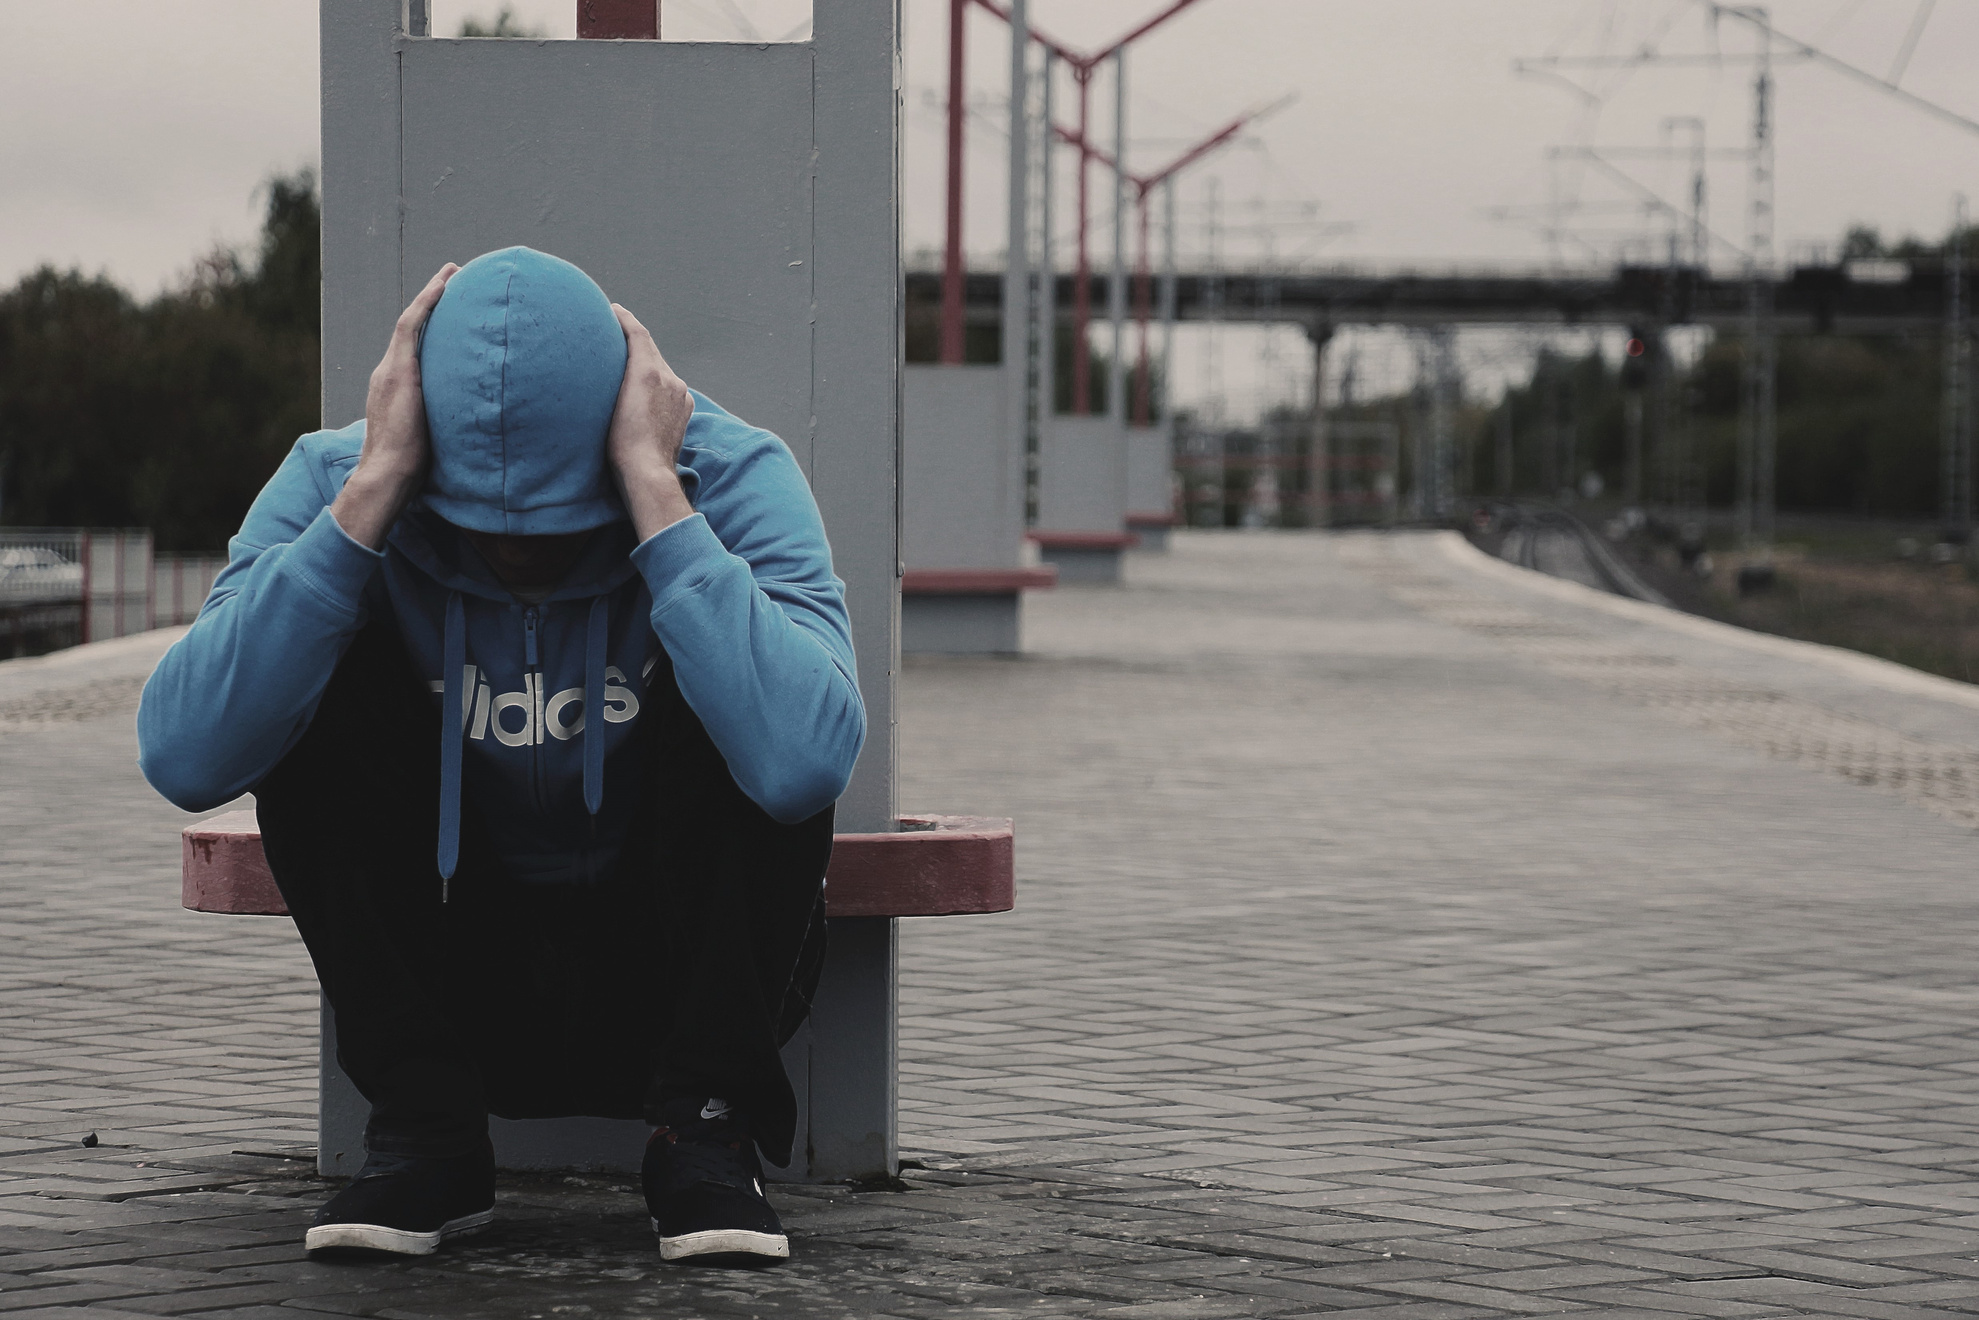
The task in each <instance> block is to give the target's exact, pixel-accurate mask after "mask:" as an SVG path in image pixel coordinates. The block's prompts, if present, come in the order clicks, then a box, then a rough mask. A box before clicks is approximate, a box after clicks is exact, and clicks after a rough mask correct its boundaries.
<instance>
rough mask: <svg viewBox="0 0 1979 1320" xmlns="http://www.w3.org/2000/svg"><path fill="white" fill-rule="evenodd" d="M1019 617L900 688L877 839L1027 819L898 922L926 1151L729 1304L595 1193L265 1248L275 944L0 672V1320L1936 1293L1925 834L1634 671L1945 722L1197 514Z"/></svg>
mask: <svg viewBox="0 0 1979 1320" xmlns="http://www.w3.org/2000/svg"><path fill="white" fill-rule="evenodd" d="M1029 608H1030V617H1029V625H1030V644H1031V654H1030V655H1029V656H1028V657H1027V658H1025V659H1022V660H1016V661H988V660H983V661H975V660H952V661H933V662H927V663H920V664H915V665H911V666H910V667H909V668H908V670H907V672H906V674H905V675H904V678H903V698H904V701H903V714H902V729H901V745H902V755H903V772H904V773H903V783H904V791H903V800H902V806H903V807H904V808H905V809H907V810H910V811H914V810H934V811H946V812H974V813H983V814H1000V815H1012V816H1015V817H1017V818H1018V821H1019V875H1020V890H1019V903H1020V907H1019V909H1018V911H1016V912H1015V913H1010V914H1006V915H1002V916H997V917H976V918H955V919H942V920H936V921H918V922H909V923H906V926H907V928H906V930H905V931H904V933H903V939H902V947H903V962H904V968H903V985H902V991H901V1011H902V1021H903V1032H902V1035H903V1039H902V1049H901V1056H902V1069H903V1076H902V1106H903V1113H902V1126H903V1141H904V1145H905V1147H906V1151H905V1153H906V1154H907V1155H909V1156H910V1157H911V1158H912V1160H913V1161H914V1162H915V1163H916V1164H918V1165H919V1166H921V1167H917V1168H910V1169H908V1170H907V1171H906V1172H905V1175H904V1176H905V1185H904V1186H905V1189H904V1190H855V1189H848V1188H785V1189H780V1191H779V1193H778V1199H779V1202H780V1204H781V1205H782V1206H783V1207H784V1208H785V1209H786V1212H787V1213H786V1218H787V1219H788V1221H789V1223H790V1225H791V1228H792V1232H793V1237H794V1250H795V1259H793V1261H792V1262H791V1263H790V1264H788V1265H787V1266H784V1267H781V1268H779V1269H775V1270H768V1271H762V1272H750V1273H742V1274H731V1273H701V1272H690V1271H682V1270H673V1269H669V1268H666V1267H663V1266H661V1264H660V1263H659V1261H658V1260H657V1259H656V1256H655V1254H654V1252H653V1250H652V1247H651V1244H650V1238H649V1236H648V1234H647V1231H646V1229H645V1226H644V1222H643V1217H642V1215H641V1214H640V1213H639V1212H638V1210H637V1208H636V1193H635V1191H634V1189H632V1188H631V1187H630V1186H629V1185H628V1184H627V1183H625V1182H624V1181H623V1180H619V1179H612V1178H600V1177H570V1178H560V1177H508V1178H505V1179H504V1182H503V1187H502V1193H501V1205H500V1211H499V1213H500V1215H501V1218H500V1219H499V1220H498V1223H497V1226H496V1228H495V1229H493V1230H492V1231H490V1232H489V1233H488V1234H486V1235H484V1236H482V1237H480V1238H477V1239H472V1240H470V1241H468V1242H465V1243H462V1244H460V1245H459V1246H457V1247H450V1248H449V1249H448V1250H447V1251H446V1252H445V1253H443V1254H442V1255H440V1256H438V1257H434V1258H431V1259H429V1260H425V1261H412V1262H403V1263H392V1262H388V1263H382V1264H380V1263H367V1264H350V1263H344V1264H328V1263H321V1262H310V1261H307V1260H305V1259H303V1257H302V1254H301V1251H300V1248H299V1238H300V1234H301V1229H302V1227H303V1225H304V1224H305V1223H306V1222H307V1219H308V1216H309V1214H310V1212H311V1210H312V1209H313V1208H314V1206H315V1204H316V1203H317V1202H318V1201H320V1200H321V1199H322V1197H323V1196H324V1194H325V1185H324V1184H322V1183H320V1182H319V1181H317V1180H316V1178H315V1177H314V1175H313V1173H312V1172H311V1166H310V1164H309V1163H308V1161H307V1147H308V1145H309V1143H310V1141H311V1139H312V1131H311V1123H312V1116H313V1107H314V1094H313V1073H312V1068H313V1050H314V1031H315V1017H314V1007H315V996H314V988H313V984H312V982H311V980H310V978H309V975H308V970H307V965H306V960H305V959H304V958H303V957H302V955H301V952H300V949H299V947H298V945H297V943H296V941H295V939H294V935H293V933H292V931H291V930H290V928H289V927H288V924H287V923H286V922H285V921H280V920H275V919H258V918H216V917H201V916H198V915H195V914H190V913H185V912H182V911H181V910H179V909H178V907H177V906H176V905H177V893H178V888H177V869H178V852H177V844H176V840H175V839H174V837H173V835H174V832H175V830H176V828H177V826H178V825H179V824H181V823H183V821H184V819H185V817H183V816H182V815H181V814H180V813H178V812H176V811H174V810H173V809H172V808H170V807H169V806H166V805H165V804H163V803H161V802H159V801H158V800H156V799H155V798H153V797H151V796H150V794H149V793H148V791H147V790H146V789H145V788H144V786H143V784H142V783H141V782H140V781H139V779H138V777H137V775H136V773H135V771H134V769H133V768H132V765H131V753H132V747H131V739H130V733H129V710H130V705H129V701H130V696H129V693H130V680H131V678H132V676H133V675H135V674H141V673H142V671H143V667H144V664H145V663H146V662H147V656H146V654H145V653H144V644H131V645H123V644H119V645H123V649H121V650H117V651H114V652H112V653H99V655H98V656H96V657H92V658H90V660H89V663H88V664H87V665H76V664H69V665H68V666H66V667H64V666H63V665H60V664H53V665H45V666H41V667H33V666H29V667H21V666H0V839H4V844H3V845H0V893H4V894H5V896H6V899H7V903H6V907H5V909H4V910H0V1312H8V1313H10V1317H9V1320H12V1317H26V1316H34V1317H41V1316H48V1317H54V1316H65V1317H86V1316H100V1317H116V1316H123V1315H132V1316H134V1315H145V1316H158V1315H187V1316H202V1315H212V1316H216V1317H217V1316H226V1317H237V1318H239V1320H263V1318H264V1317H265V1318H268V1320H275V1318H279V1320H307V1317H308V1316H309V1315H311V1314H325V1313H328V1314H340V1315H351V1314H354V1315H378V1316H462V1315H490V1316H515V1317H522V1316H543V1317H551V1316H610V1315H655V1314H665V1315H683V1316H685V1315H707V1316H745V1315H785V1314H790V1315H805V1316H833V1315H885V1316H936V1315H940V1316H971V1315H1037V1316H1089V1315H1092V1316H1097V1315H1107V1316H1131V1317H1197V1316H1201V1317H1220V1316H1252V1315H1256V1316H1296V1315H1307V1314H1320V1313H1325V1314H1338V1313H1346V1314H1358V1313H1363V1312H1365V1313H1369V1314H1378V1315H1380V1316H1382V1317H1384V1318H1386V1320H1461V1318H1462V1317H1471V1316H1479V1317H1484V1316H1518V1315H1533V1314H1552V1313H1576V1314H1587V1315H1600V1316H1628V1317H1656V1318H1658V1320H1666V1318H1667V1317H1670V1316H1679V1315H1697V1316H1733V1317H1745V1316H1751V1317H1764V1316H1787V1315H1836V1316H1855V1317H1876V1318H1879V1320H1880V1318H1882V1317H1900V1316H1918V1317H1945V1316H1953V1315H1970V1314H1974V1313H1979V1178H1975V1172H1979V1141H1975V1136H1976V1135H1979V1106H1975V1096H1979V1092H1975V1082H1976V1081H1979V1077H1975V1074H1976V1073H1979V1048H1975V1033H1974V1027H1973V1016H1974V1009H1975V1008H1979V985H1975V982H1974V976H1973V973H1972V971H1971V967H1972V959H1973V952H1972V951H1973V949H1974V946H1975V938H1974V937H1975V935H1979V929H1976V928H1979V918H1976V917H1975V914H1974V908H1973V903H1972V890H1973V886H1972V883H1971V881H1970V879H1969V871H1970V866H1971V859H1972V857H1973V846H1972V845H1973V843H1974V836H1973V833H1972V830H1971V828H1970V827H1969V826H1968V825H1967V824H1965V823H1962V819H1961V817H1963V815H1964V813H1963V811H1962V810H1960V809H1957V808H1956V807H1954V809H1952V810H1947V809H1946V806H1947V803H1948V802H1949V801H1950V799H1949V798H1947V796H1946V793H1947V792H1948V790H1946V791H1940V789H1942V785H1940V786H1939V788H1934V789H1933V791H1931V792H1928V793H1926V792H1922V791H1915V790H1914V785H1913V786H1911V788H1909V789H1907V788H1905V787H1904V786H1903V785H1897V786H1896V787H1897V790H1898V791H1895V792H1886V791H1880V790H1881V789H1883V788H1885V787H1889V786H1890V785H1889V784H1888V783H1887V782H1886V781H1887V780H1888V778H1889V776H1888V775H1886V774H1881V772H1879V777H1876V783H1875V784H1874V785H1873V786H1870V787H1865V786H1864V782H1863V781H1864V776H1863V775H1861V774H1851V773H1849V771H1848V770H1847V769H1846V768H1844V767H1843V765H1841V764H1834V765H1830V764H1829V763H1830V762H1839V763H1846V764H1847V765H1855V764H1857V762H1859V761H1861V760H1862V757H1860V756H1854V755H1853V754H1849V755H1842V754H1840V753H1837V754H1835V755H1834V756H1828V757H1827V759H1826V760H1822V759H1820V758H1816V757H1814V756H1812V755H1811V754H1802V753H1798V752H1787V751H1782V750H1781V748H1782V747H1783V746H1784V744H1782V743H1780V741H1779V740H1778V739H1777V738H1775V739H1774V740H1773V741H1772V742H1768V741H1767V738H1766V737H1764V736H1761V734H1763V732H1764V731H1763V730H1762V731H1761V734H1754V733H1752V732H1751V730H1750V728H1748V727H1747V726H1745V725H1737V726H1736V727H1732V726H1728V725H1727V724H1726V722H1725V721H1723V720H1719V721H1717V722H1715V723H1714V722H1713V720H1711V719H1699V718H1694V717H1692V716H1691V715H1689V714H1686V711H1687V710H1689V709H1690V707H1687V706H1682V705H1681V703H1671V702H1659V701H1657V700H1654V699H1651V698H1650V697H1645V696H1644V695H1643V693H1644V690H1645V685H1644V683H1643V682H1642V681H1640V675H1641V674H1642V673H1644V672H1650V671H1664V672H1666V673H1667V672H1676V671H1680V672H1681V675H1682V677H1683V681H1684V682H1685V683H1686V684H1689V685H1690V687H1689V689H1687V690H1691V691H1694V692H1705V691H1709V690H1723V691H1737V692H1747V693H1751V692H1763V693H1767V694H1771V695H1770V696H1769V697H1768V699H1767V702H1766V703H1764V704H1766V705H1769V706H1779V707H1780V708H1781V709H1790V710H1791V711H1792V712H1794V713H1795V718H1797V719H1800V720H1801V721H1802V722H1803V723H1807V722H1809V721H1811V722H1812V723H1813V725H1819V724H1820V722H1821V721H1822V720H1829V721H1833V722H1836V724H1837V725H1838V726H1839V727H1844V728H1846V729H1851V730H1857V731H1858V732H1860V731H1861V730H1863V729H1869V730H1874V731H1876V732H1875V733H1874V735H1873V737H1872V736H1871V735H1870V734H1868V733H1863V734H1862V738H1863V739H1864V740H1865V745H1871V744H1874V745H1876V746H1887V747H1890V748H1894V749H1896V750H1895V753H1892V754H1896V755H1902V756H1910V757H1912V758H1913V761H1914V760H1915V759H1916V758H1917V757H1919V756H1924V757H1925V759H1926V760H1928V761H1929V762H1930V764H1931V765H1933V766H1934V767H1935V766H1951V767H1956V768H1960V769H1961V770H1962V767H1963V766H1964V765H1965V764H1967V763H1968V762H1969V760H1970V758H1971V757H1972V756H1973V755H1974V754H1975V753H1979V705H1975V704H1973V703H1971V702H1962V701H1960V700H1956V699H1940V698H1938V697H1935V696H1933V695H1932V693H1931V689H1930V688H1929V686H1928V685H1919V684H1912V685H1910V686H1908V687H1906V686H1905V685H1904V684H1902V683H1891V682H1879V681H1876V680H1875V679H1874V676H1873V675H1871V676H1870V677H1868V678H1864V677H1861V676H1860V675H1852V674H1849V673H1844V672H1841V671H1839V670H1837V669H1836V668H1835V667H1834V666H1832V665H1830V666H1823V665H1821V664H1815V663H1811V662H1806V661H1803V660H1801V659H1796V658H1794V657H1793V656H1791V655H1784V654H1780V653H1777V652H1776V651H1768V650H1766V649H1764V648H1754V647H1743V646H1739V645H1734V644H1731V643H1727V642H1724V641H1723V640H1713V639H1712V638H1711V637H1708V636H1699V635H1698V634H1697V633H1696V631H1695V630H1694V629H1692V630H1688V631H1686V630H1685V629H1682V628H1679V627H1677V626H1676V625H1674V624H1670V625H1664V624H1659V623H1657V622H1653V621H1652V622H1644V621H1643V620H1642V619H1641V618H1635V617H1622V616H1618V615H1617V614H1615V613H1613V612H1611V611H1608V610H1604V609H1600V608H1596V607H1595V606H1593V605H1591V604H1589V603H1586V602H1584V601H1575V600H1572V599H1568V598H1565V597H1563V596H1562V595H1560V594H1559V593H1558V592H1557V591H1545V590H1541V589H1539V586H1538V585H1537V584H1536V582H1535V584H1534V585H1531V586H1528V585H1525V584H1523V583H1522V582H1521V581H1519V580H1516V579H1511V580H1508V579H1507V578H1506V577H1505V576H1504V574H1502V573H1492V572H1486V571H1484V570H1483V569H1482V568H1479V567H1476V566H1474V565H1471V564H1469V563H1467V562H1466V561H1465V560H1464V559H1463V557H1462V555H1461V554H1456V553H1452V552H1450V550H1449V548H1448V546H1447V544H1446V543H1443V542H1440V541H1438V540H1437V538H1433V537H1428V536H1405V535H1395V536H1381V537H1377V536H1341V537H1325V536H1256V535H1235V534H1233V535H1185V536H1180V537H1178V538H1176V542H1175V549H1174V551H1173V553H1172V554H1171V555H1169V556H1167V557H1165V558H1156V557H1145V558H1137V559H1136V560H1135V561H1134V562H1133V564H1132V565H1131V569H1130V583H1129V586H1128V587H1127V588H1126V589H1125V590H1118V591H1108V590H1101V589H1071V588H1068V589H1061V590H1059V591H1057V592H1054V593H1048V594H1045V595H1040V596H1037V597H1034V598H1033V602H1032V604H1031V606H1030V607H1029ZM1494 620H1495V625H1494ZM1508 620H1509V621H1511V622H1515V623H1516V624H1517V625H1518V628H1516V629H1513V628H1510V627H1509V626H1508V624H1507V621H1508ZM1521 630H1522V631H1521ZM1562 656H1567V657H1568V658H1567V659H1565V660H1563V659H1562V658H1561V657H1562ZM1587 656H1606V657H1608V660H1607V661H1604V662H1603V663H1600V664H1594V663H1588V662H1586V661H1585V657H1587ZM1573 657H1581V658H1582V659H1579V660H1577V659H1575V658H1573ZM1644 657H1650V658H1649V659H1645V658H1644ZM1665 660H1667V662H1668V663H1667V664H1666V663H1664V661H1665ZM1618 674H1621V675H1624V676H1625V678H1626V681H1623V680H1621V679H1618V678H1617V677H1616V675H1618ZM1657 681H1660V680H1651V686H1653V685H1654V683H1655V682H1657ZM1665 686H1666V687H1667V684H1665ZM1658 690H1661V689H1658ZM1782 703H1784V704H1783V705H1782ZM1693 704H1695V703H1693ZM1750 704H1751V703H1748V705H1750ZM40 708H46V709H47V710H48V711H50V712H51V713H50V714H47V715H42V714H37V713H36V712H37V710H38V709H40ZM1734 723H1735V722H1734ZM1824 736H1825V735H1824ZM1877 739H1882V740H1883V741H1882V742H1880V743H1879V742H1877V741H1876V740H1877ZM1916 748H1923V749H1926V750H1925V751H1924V752H1919V751H1917V750H1915V749H1916ZM1824 755H1825V753H1824ZM1907 764H1908V763H1907ZM1831 769H1842V770H1843V773H1841V774H1836V773H1831ZM1906 773H1908V772H1906ZM1933 773H1934V774H1937V773H1939V771H1937V770H1934V771H1933ZM1961 792H1962V790H1961ZM1952 796H1953V797H1956V796H1957V795H1956V794H1953V795H1952ZM1927 808H1928V809H1927ZM90 1133H94V1134H96V1137H97V1140H98V1144H96V1145H95V1146H92V1147H85V1146H84V1145H82V1144H81V1142H82V1139H83V1138H84V1137H85V1136H86V1135H87V1134H90Z"/></svg>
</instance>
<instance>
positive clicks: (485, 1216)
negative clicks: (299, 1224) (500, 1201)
mask: <svg viewBox="0 0 1979 1320" xmlns="http://www.w3.org/2000/svg"><path fill="white" fill-rule="evenodd" d="M494 1219H495V1212H494V1210H493V1209H488V1210H482V1211H480V1212H478V1213H476V1214H471V1215H462V1216H461V1217H460V1218H459V1219H449V1220H448V1221H447V1222H446V1223H444V1224H442V1225H440V1226H439V1228H437V1229H435V1230H434V1231H433V1232H431V1233H416V1232H414V1231H412V1230H411V1229H406V1228H387V1227H385V1226H384V1225H383V1224H318V1225H316V1226H315V1227H314V1228H312V1229H310V1230H309V1232H308V1233H307V1234H305V1235H304V1236H303V1239H302V1247H303V1250H305V1251H333V1250H336V1249H339V1248H343V1249H355V1250H361V1251H389V1252H391V1253H393V1254H394V1255H399V1256H430V1255H432V1254H433V1253H434V1252H436V1251H438V1250H439V1249H440V1243H442V1242H444V1241H446V1240H447V1239H448V1238H450V1237H460V1236H462V1235H463V1234H467V1233H472V1232H475V1231H476V1230H478V1229H483V1228H486V1227H487V1226H488V1225H489V1224H491V1223H493V1222H494Z"/></svg>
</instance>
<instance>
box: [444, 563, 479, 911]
mask: <svg viewBox="0 0 1979 1320" xmlns="http://www.w3.org/2000/svg"><path fill="white" fill-rule="evenodd" d="M465 615H466V611H465V610H464V608H463V607H462V605H461V601H460V593H459V592H458V591H450V592H448V593H447V630H446V638H445V641H444V642H443V643H442V645H441V647H440V679H441V687H440V901H441V902H442V903H444V902H446V901H447V882H448V881H450V880H452V879H453V875H454V868H455V867H456V866H458V865H459V864H460V757H461V748H462V743H463V742H464V739H463V737H462V730H461V726H462V725H463V724H464V723H466V720H467V713H466V711H465V709H464V707H465V706H466V704H467V702H468V700H470V699H471V697H472V695H473V688H472V686H471V685H470V684H469V683H468V682H467V623H466V617H465ZM456 684H459V685H460V686H461V687H464V688H467V689H468V690H467V691H466V692H461V691H458V690H457V689H456V687H455V685H456Z"/></svg>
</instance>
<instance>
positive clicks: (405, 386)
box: [330, 261, 460, 550]
mask: <svg viewBox="0 0 1979 1320" xmlns="http://www.w3.org/2000/svg"><path fill="white" fill-rule="evenodd" d="M459 269H460V267H459V266H456V265H455V264H454V263H453V262H451V261H449V262H448V263H447V264H446V265H444V266H442V267H440V269H439V272H438V273H437V274H435V275H434V276H433V278H432V279H430V280H428V281H426V287H425V288H423V289H421V290H420V291H419V294H418V296H417V297H415V298H414V299H413V300H412V302H411V304H410V305H409V306H407V307H406V309H405V310H404V311H403V312H401V313H400V314H399V319H398V324H397V325H395V326H393V327H392V342H391V343H390V344H389V345H387V346H386V348H385V356H384V358H383V359H382V360H380V362H379V363H378V366H377V368H376V369H375V370H373V371H372V373H371V389H370V392H369V393H368V394H367V395H366V396H365V399H364V449H363V451H362V452H360V453H359V454H358V457H357V467H356V469H355V470H354V471H352V472H351V474H350V479H349V480H347V481H345V482H344V488H343V490H342V492H341V493H339V494H338V496H337V499H336V503H334V504H332V505H331V506H330V516H331V517H333V518H335V519H336V520H337V525H338V526H340V527H342V528H343V529H344V533H345V534H346V535H348V536H349V537H350V539H351V540H353V541H356V542H358V543H359V544H360V545H367V546H370V547H371V548H372V549H373V550H378V549H382V548H383V547H384V544H385V536H386V534H387V533H388V532H390V531H391V530H392V524H393V523H395V522H397V521H398V519H399V514H401V513H403V512H404V511H405V506H406V504H407V503H408V502H410V501H411V499H412V497H413V496H414V495H416V494H418V493H419V485H420V483H421V482H422V481H424V480H425V479H426V461H427V457H428V454H427V441H426V398H425V395H423V394H422V393H421V392H420V388H419V332H420V331H421V330H422V329H423V328H425V325H426V318H427V317H429V316H431V315H432V314H433V307H434V304H436V303H438V302H439V301H440V294H441V293H442V292H443V291H444V290H445V289H446V287H447V281H448V280H450V279H452V278H453V274H454V272H455V271H457V270H459Z"/></svg>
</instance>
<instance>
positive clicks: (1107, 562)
mask: <svg viewBox="0 0 1979 1320" xmlns="http://www.w3.org/2000/svg"><path fill="white" fill-rule="evenodd" d="M1024 539H1026V540H1027V541H1029V542H1031V543H1032V544H1033V545H1035V546H1037V548H1038V553H1039V554H1040V555H1041V556H1042V557H1043V558H1044V561H1045V562H1046V563H1047V564H1049V565H1051V566H1052V567H1053V568H1055V569H1057V570H1058V577H1059V580H1061V581H1064V582H1106V583H1114V582H1118V581H1120V556H1121V555H1122V554H1123V553H1125V552H1126V551H1128V550H1130V549H1132V548H1133V547H1134V546H1136V545H1138V544H1140V537H1139V536H1137V535H1136V534H1134V533H1133V532H1060V531H1034V532H1028V533H1026V534H1025V538H1024Z"/></svg>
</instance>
